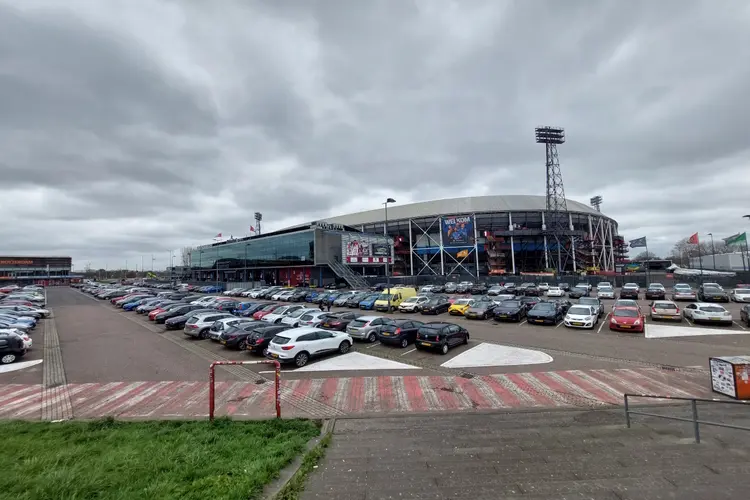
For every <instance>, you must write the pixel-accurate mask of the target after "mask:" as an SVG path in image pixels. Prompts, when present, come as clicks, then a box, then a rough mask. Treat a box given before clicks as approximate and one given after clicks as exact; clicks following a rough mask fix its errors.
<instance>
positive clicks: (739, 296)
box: [731, 288, 750, 302]
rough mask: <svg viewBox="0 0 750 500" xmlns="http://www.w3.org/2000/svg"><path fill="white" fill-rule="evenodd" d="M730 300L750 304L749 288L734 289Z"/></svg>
mask: <svg viewBox="0 0 750 500" xmlns="http://www.w3.org/2000/svg"><path fill="white" fill-rule="evenodd" d="M731 298H732V300H733V301H735V302H750V288H735V289H734V290H732V295H731Z"/></svg>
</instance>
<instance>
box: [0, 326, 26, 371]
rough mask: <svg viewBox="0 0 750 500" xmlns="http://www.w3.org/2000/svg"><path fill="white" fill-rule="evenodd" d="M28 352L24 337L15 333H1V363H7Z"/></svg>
mask: <svg viewBox="0 0 750 500" xmlns="http://www.w3.org/2000/svg"><path fill="white" fill-rule="evenodd" d="M25 354H26V348H25V347H24V346H23V339H22V338H21V337H20V336H18V335H16V334H15V333H0V364H2V365H7V364H9V363H13V362H14V361H16V360H18V359H20V358H22V357H23V356H24V355H25Z"/></svg>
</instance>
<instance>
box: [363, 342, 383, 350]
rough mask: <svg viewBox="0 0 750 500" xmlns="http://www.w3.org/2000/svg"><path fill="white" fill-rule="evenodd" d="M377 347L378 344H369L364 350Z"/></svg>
mask: <svg viewBox="0 0 750 500" xmlns="http://www.w3.org/2000/svg"><path fill="white" fill-rule="evenodd" d="M379 345H380V342H375V343H374V344H370V345H368V346H367V347H365V349H372V348H373V347H377V346H379Z"/></svg>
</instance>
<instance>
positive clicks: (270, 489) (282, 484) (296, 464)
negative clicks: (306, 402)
mask: <svg viewBox="0 0 750 500" xmlns="http://www.w3.org/2000/svg"><path fill="white" fill-rule="evenodd" d="M335 426H336V419H326V420H323V425H322V426H321V427H320V434H319V435H318V436H317V437H314V438H312V439H311V440H310V441H308V442H307V445H306V446H305V451H304V452H303V453H302V454H301V455H299V456H298V457H297V458H295V459H294V460H292V462H291V463H290V464H289V465H287V466H286V467H284V468H283V469H282V470H281V472H279V477H278V478H277V479H276V480H275V481H273V482H272V483H271V484H269V485H268V486H266V487H265V488H264V489H263V497H262V498H264V499H265V500H274V499H275V498H276V497H277V496H278V495H279V493H281V492H282V491H283V490H284V489H285V488H286V485H287V484H289V482H290V481H291V480H292V479H294V478H295V476H296V475H297V473H298V472H299V470H300V468H301V467H302V463H303V462H304V460H305V458H306V457H307V456H308V455H309V454H310V453H311V452H312V451H313V450H314V449H315V448H316V447H317V446H318V445H319V444H320V442H321V441H323V439H325V438H326V437H327V436H328V435H330V434H333V429H334V427H335Z"/></svg>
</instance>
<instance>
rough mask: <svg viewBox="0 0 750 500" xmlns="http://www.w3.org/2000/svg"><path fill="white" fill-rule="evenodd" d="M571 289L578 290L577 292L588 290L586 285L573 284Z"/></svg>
mask: <svg viewBox="0 0 750 500" xmlns="http://www.w3.org/2000/svg"><path fill="white" fill-rule="evenodd" d="M573 290H576V291H579V292H585V291H588V287H585V286H574V287H573Z"/></svg>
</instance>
